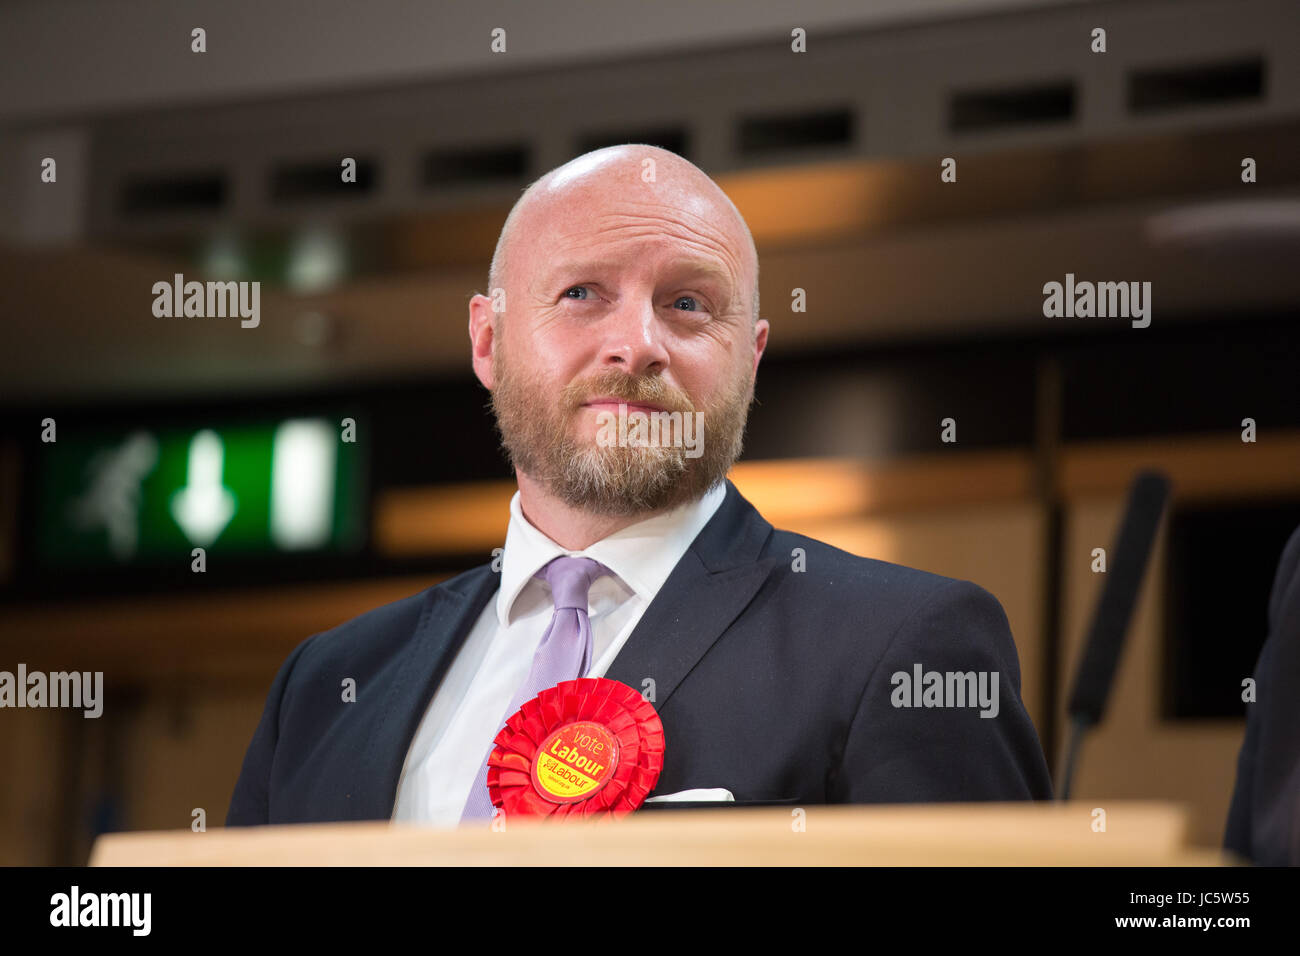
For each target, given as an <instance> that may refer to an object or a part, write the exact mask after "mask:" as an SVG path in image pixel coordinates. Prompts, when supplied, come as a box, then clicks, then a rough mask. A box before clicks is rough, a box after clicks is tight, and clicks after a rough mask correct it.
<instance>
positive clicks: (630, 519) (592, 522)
mask: <svg viewBox="0 0 1300 956" xmlns="http://www.w3.org/2000/svg"><path fill="white" fill-rule="evenodd" d="M515 479H516V480H517V481H518V483H519V507H520V509H521V510H522V511H523V513H524V517H525V518H527V519H528V522H529V524H531V525H532V526H533V527H534V528H536V529H537V530H538V531H540V532H542V534H544V535H546V536H547V537H548V538H550V539H551V540H552V541H554V542H555V543H556V544H558V545H559V546H560V547H562V548H565V549H567V550H569V551H581V550H583V549H584V548H589V547H591V545H593V544H595V543H596V542H597V541H599V540H600V539H601V538H607V537H609V536H610V535H611V534H613V533H614V532H616V531H621V530H623V529H624V528H628V527H631V526H632V525H634V524H636V523H637V522H638V521H644V520H645V519H646V518H649V517H652V516H653V515H655V514H657V512H654V511H646V512H642V513H639V514H634V515H599V514H592V513H591V512H589V511H583V510H582V509H580V508H575V507H573V506H572V505H570V504H568V503H567V502H564V501H561V500H560V499H558V498H556V497H555V496H554V495H552V494H550V493H549V492H548V491H547V490H546V489H545V488H544V487H542V485H541V484H539V483H538V482H536V481H534V480H533V479H532V478H530V477H528V476H527V475H526V474H524V473H523V472H522V471H519V470H518V469H516V470H515Z"/></svg>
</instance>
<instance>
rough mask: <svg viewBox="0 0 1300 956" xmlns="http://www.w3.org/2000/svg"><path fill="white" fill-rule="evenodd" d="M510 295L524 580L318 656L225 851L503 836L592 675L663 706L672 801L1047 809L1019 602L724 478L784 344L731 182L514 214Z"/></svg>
mask: <svg viewBox="0 0 1300 956" xmlns="http://www.w3.org/2000/svg"><path fill="white" fill-rule="evenodd" d="M489 293H490V295H476V296H474V297H473V299H472V300H471V302H470V305H469V337H470V345H471V361H472V365H473V368H474V372H475V374H476V375H477V377H478V379H479V381H480V382H481V383H482V384H483V386H484V387H485V388H486V389H487V390H488V392H489V393H490V396H491V404H492V408H493V411H494V414H495V416H496V422H497V427H498V430H499V431H500V433H501V439H502V444H503V446H504V450H505V452H506V454H507V456H508V458H509V460H510V462H511V464H512V466H513V468H514V471H515V476H516V479H517V482H518V491H517V493H516V494H515V495H514V497H513V499H512V500H511V502H510V519H509V526H508V531H507V535H506V540H505V546H504V550H503V553H502V555H501V561H500V564H499V566H498V567H494V566H493V564H484V565H482V566H480V567H477V568H474V569H473V570H470V571H467V572H465V573H464V574H461V575H459V576H457V577H455V578H452V579H451V580H449V581H446V582H444V583H442V584H439V585H437V586H435V587H431V588H429V589H428V590H426V591H423V592H422V593H420V594H416V595H414V596H412V597H410V598H407V599H405V600H402V601H398V602H395V603H393V604H390V605H386V606H384V607H381V608H378V609H376V610H373V611H371V612H369V613H367V614H364V615H362V616H360V617H358V618H356V619H354V620H351V621H348V622H347V623H344V624H342V625H340V626H338V627H336V628H334V629H332V630H329V631H325V632H322V633H320V634H317V635H314V636H312V637H310V638H309V639H307V640H306V641H304V642H303V643H302V644H300V645H299V646H298V647H297V648H296V649H295V650H294V651H293V653H292V654H291V655H290V656H289V658H288V660H287V661H286V662H285V663H284V665H283V666H282V667H281V669H280V671H279V673H278V674H277V675H276V677H275V680H274V682H273V684H272V686H271V690H270V693H269V695H268V698H267V701H266V706H265V710H264V713H263V715H262V718H261V721H260V723H259V725H258V727H257V729H256V731H255V733H254V736H253V739H252V743H251V745H250V746H249V748H248V752H247V755H246V757H245V760H244V764H243V769H242V772H241V774H240V776H239V780H238V782H237V784H236V787H235V791H234V795H233V798H232V800H231V805H230V810H229V814H228V817H227V824H228V825H247V824H265V823H295V822H309V821H331V820H354V819H391V820H401V821H421V822H425V823H432V824H437V825H455V824H457V823H459V822H462V821H468V820H478V819H481V818H484V817H486V816H490V815H491V814H492V812H493V810H492V807H491V806H490V804H489V801H488V797H487V788H486V783H485V779H486V769H485V761H486V758H487V756H488V753H489V752H490V751H491V748H492V741H493V738H494V737H495V735H496V734H497V732H498V730H499V729H500V728H501V727H502V726H503V725H504V723H505V721H506V719H507V717H509V716H510V714H511V713H513V712H514V710H516V709H517V708H518V706H519V704H520V703H521V702H522V701H523V700H527V699H529V698H531V697H532V696H534V695H535V694H536V693H537V692H538V689H539V688H542V687H546V686H553V685H554V684H555V683H556V682H557V681H558V680H565V679H575V678H578V677H583V676H586V677H605V678H608V679H611V680H618V681H621V682H623V683H625V684H627V685H629V686H631V687H632V688H634V689H636V690H638V691H641V692H642V693H643V694H644V695H645V697H646V698H647V699H648V700H650V701H651V702H652V703H653V705H654V707H655V708H656V710H657V712H658V715H659V717H660V719H661V720H662V723H663V728H664V737H665V741H666V745H665V746H666V749H665V754H664V764H663V770H662V773H661V775H660V777H659V780H658V785H657V787H656V789H655V791H654V792H653V793H652V794H651V797H650V799H651V800H659V799H662V798H665V797H667V798H669V799H672V798H674V797H697V798H700V799H704V800H718V799H721V800H731V801H734V802H735V803H736V804H737V805H740V804H746V803H775V804H791V805H805V804H823V803H875V802H886V803H907V802H919V801H982V800H998V801H1005V800H1028V799H1046V798H1048V797H1050V795H1051V785H1050V780H1049V775H1048V771H1047V766H1046V762H1045V760H1044V757H1043V752H1042V749H1041V746H1040V744H1039V740H1038V736H1037V733H1036V731H1035V729H1034V726H1033V724H1032V722H1031V721H1030V719H1029V716H1028V714H1027V713H1026V711H1025V709H1024V706H1023V703H1022V701H1021V698H1020V674H1019V661H1018V658H1017V654H1016V648H1015V644H1014V642H1013V640H1012V636H1011V633H1010V629H1009V626H1008V623H1007V619H1006V616H1005V614H1004V613H1003V610H1002V607H1001V605H1000V604H999V603H998V601H997V600H996V598H994V597H993V596H992V595H991V594H989V593H988V592H987V591H985V590H984V589H982V588H980V587H978V586H977V585H975V584H973V583H971V582H968V581H960V580H955V579H951V578H946V577H941V576H938V575H934V574H930V573H927V572H924V571H919V570H914V569H911V568H906V567H902V566H899V565H895V564H890V563H887V562H883V561H877V560H872V559H868V558H862V557H858V556H855V555H852V554H849V553H847V552H844V551H841V550H838V549H836V548H833V547H831V546H829V545H827V544H825V543H822V542H820V541H817V540H814V539H811V538H808V537H804V536H802V535H797V534H793V533H790V532H786V531H779V530H774V529H773V527H772V526H771V525H770V524H769V523H768V522H767V521H765V520H764V519H763V517H762V516H761V515H760V514H759V513H758V512H757V511H756V510H755V509H754V507H753V506H752V505H751V504H750V503H749V502H748V501H747V500H746V499H745V498H744V497H743V496H741V495H740V493H739V492H738V491H737V490H736V488H735V486H734V485H733V484H732V483H731V482H730V481H728V480H727V479H726V474H727V472H728V470H729V469H730V467H731V465H732V463H733V462H734V461H735V460H736V458H737V457H738V456H739V454H740V451H741V445H742V438H743V434H744V428H745V423H746V420H747V417H748V411H749V406H750V404H751V403H752V401H753V396H754V383H755V378H756V375H757V370H758V364H759V361H760V359H761V358H762V355H763V351H764V349H765V347H766V344H767V338H768V332H769V323H768V322H767V321H766V320H764V319H760V318H759V303H758V255H757V251H756V249H755V246H754V242H753V239H752V236H751V235H750V232H749V228H748V226H747V225H746V223H745V221H744V220H743V218H742V217H741V216H740V214H739V212H738V211H737V209H736V208H735V206H734V205H733V204H732V202H731V200H730V199H729V198H728V197H727V196H726V194H725V193H723V191H722V190H721V189H720V188H719V187H718V186H717V184H716V183H714V182H713V181H712V180H711V179H710V178H709V177H708V176H707V175H705V174H704V173H703V172H702V171H700V170H699V169H698V168H697V167H695V166H694V165H692V164H691V163H689V162H687V161H686V160H684V159H682V158H681V157H679V156H677V155H675V154H673V153H671V152H667V151H665V150H661V149H658V148H655V147H650V146H645V145H627V146H617V147H610V148H607V149H601V150H596V151H594V152H591V153H587V154H585V155H582V156H579V157H578V158H576V159H574V160H572V161H571V162H569V163H566V164H565V165H563V166H560V167H558V168H557V169H554V170H552V171H550V172H549V173H547V174H546V175H544V176H542V177H541V178H540V179H539V180H537V181H536V182H535V183H533V184H532V185H531V186H529V187H528V189H527V190H525V192H524V194H523V195H522V196H521V198H520V199H519V201H518V202H517V203H516V204H515V206H514V207H513V209H512V210H511V212H510V214H509V216H508V218H507V220H506V223H505V225H504V227H503V229H502V232H501V235H500V238H499V241H498V244H497V248H496V251H495V254H494V256H493V260H492V264H491V270H490V273H489ZM806 413H807V414H808V415H817V414H821V413H822V409H819V408H815V407H811V408H808V409H807V410H806ZM638 414H639V415H640V416H642V417H650V416H661V417H662V419H663V420H664V421H668V416H672V415H674V414H676V415H677V416H678V417H679V418H680V420H681V421H682V422H683V423H686V422H695V423H696V424H697V426H698V427H697V428H696V429H695V431H694V433H692V432H691V431H690V429H687V428H685V427H683V428H682V433H683V434H684V435H685V439H686V440H683V441H679V442H677V443H675V444H674V443H672V442H660V443H658V444H654V443H652V442H648V441H647V440H646V438H647V436H646V434H645V433H644V431H642V432H637V433H636V434H637V435H639V437H640V439H641V440H640V441H627V440H623V434H622V432H621V431H619V429H618V428H611V422H615V421H626V420H628V419H629V418H635V417H636V416H637V415H638ZM700 423H702V424H700ZM620 427H621V426H620ZM678 437H682V435H678ZM615 439H617V440H615ZM790 492H791V494H816V493H817V492H816V489H815V488H792V489H790ZM945 675H947V676H948V679H947V688H948V691H949V694H950V698H951V692H952V689H953V687H954V682H953V680H952V675H956V676H957V678H958V679H957V681H956V684H957V685H962V679H963V677H964V676H965V675H970V677H971V679H972V682H971V683H970V684H969V685H962V686H968V687H969V690H970V696H971V697H972V698H974V697H975V696H976V683H975V681H976V679H978V682H979V685H978V686H979V687H980V688H981V691H984V690H989V689H991V695H990V697H989V698H987V699H985V700H983V702H982V703H981V702H979V701H976V700H973V699H972V700H963V701H962V702H961V703H960V704H957V703H955V701H954V700H952V699H950V698H944V697H943V693H944V686H943V683H942V682H943V681H944V678H945ZM934 677H937V679H938V680H939V681H940V686H939V688H938V689H937V693H931V692H932V691H934V690H935V687H934V680H933V678H934ZM348 678H352V679H354V680H355V681H356V700H355V701H354V702H343V701H341V699H340V698H341V693H340V687H341V684H342V682H344V681H345V680H346V679H348ZM922 683H924V684H925V688H924V692H923V688H922V686H921V684H922ZM963 696H964V695H963Z"/></svg>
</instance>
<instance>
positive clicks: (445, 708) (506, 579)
mask: <svg viewBox="0 0 1300 956" xmlns="http://www.w3.org/2000/svg"><path fill="white" fill-rule="evenodd" d="M725 497H726V484H725V483H723V482H719V483H718V484H716V485H714V487H713V488H712V489H711V490H710V491H708V492H707V493H706V494H704V495H703V496H702V497H700V498H699V499H698V500H696V501H692V502H688V503H687V504H684V505H681V506H679V507H677V508H674V509H673V510H672V511H667V512H664V513H663V514H659V515H655V516H654V517H652V518H647V519H646V520H645V521H640V522H637V523H636V524H634V525H630V526H629V527H626V528H624V529H623V530H621V531H616V532H614V533H613V534H611V535H609V536H608V537H606V538H602V539H601V540H599V541H597V542H596V543H594V544H593V545H591V547H589V548H587V549H586V550H583V551H568V550H566V549H564V548H562V547H560V546H559V545H558V544H556V543H555V542H554V541H552V540H551V539H550V538H548V537H547V536H546V535H544V534H543V533H542V532H540V531H538V530H537V529H536V528H535V527H533V525H532V524H530V523H529V521H528V519H527V518H525V517H524V514H523V511H522V509H521V508H520V505H519V493H518V492H515V495H514V497H513V498H511V499H510V526H509V529H508V530H507V532H506V544H505V549H504V552H503V553H502V555H501V583H500V585H499V586H498V588H497V592H496V597H495V600H492V599H489V600H488V603H487V604H486V606H484V608H483V612H482V613H481V614H480V615H479V618H478V620H477V621H476V622H475V624H474V626H473V627H472V628H471V629H470V633H469V636H468V637H467V638H466V639H465V643H464V644H462V645H461V648H460V651H459V652H458V653H457V654H456V659H455V660H454V661H453V662H452V665H451V667H450V668H449V669H448V671H447V673H446V676H444V677H443V679H442V683H441V684H439V686H438V690H437V692H436V693H435V694H434V695H433V699H432V700H431V701H430V702H429V706H428V708H427V709H426V710H425V713H424V717H423V718H422V719H421V721H420V726H419V728H418V729H417V730H416V732H415V737H414V738H413V739H412V741H411V746H410V748H409V749H408V750H407V753H406V763H405V764H404V765H403V767H402V775H401V777H400V778H399V779H398V783H397V800H396V802H395V804H394V806H393V817H392V818H393V820H394V821H395V822H396V821H407V822H418V823H423V824H430V825H434V826H456V825H457V824H458V823H459V822H460V815H461V811H462V810H463V809H464V807H465V800H466V798H467V797H468V796H469V788H470V787H471V786H472V785H473V783H474V781H475V779H477V777H478V772H479V768H480V766H481V765H482V764H483V762H484V761H485V760H486V759H487V755H488V752H489V750H490V747H491V743H492V738H493V737H495V736H496V733H497V730H498V728H499V727H500V726H501V723H502V721H503V720H504V719H505V718H506V717H508V716H510V715H509V714H507V713H506V712H505V711H506V708H507V707H508V706H510V702H511V700H512V699H513V698H514V695H515V692H516V691H518V690H519V687H520V686H521V685H522V684H523V682H524V680H525V679H527V677H528V672H529V671H530V670H531V669H532V664H533V655H534V654H535V653H536V651H537V646H538V645H539V644H540V643H541V641H542V635H543V634H545V633H546V628H547V627H548V626H549V625H550V623H551V616H552V615H553V614H554V613H555V607H554V604H553V603H552V600H551V593H550V586H549V585H548V584H546V582H545V581H539V580H537V579H535V578H534V577H533V574H534V572H536V571H538V570H540V569H541V568H542V567H544V566H545V565H546V564H547V562H549V561H550V560H551V559H553V558H556V557H559V556H560V555H562V554H567V555H573V556H577V557H588V558H594V559H595V560H597V561H599V562H600V563H601V564H603V565H605V567H607V568H609V570H610V571H611V572H612V573H611V574H602V575H601V576H600V577H599V578H597V579H596V580H595V581H594V582H593V583H592V585H591V590H590V592H589V594H588V596H587V602H588V612H587V613H588V616H589V618H590V620H591V632H592V642H593V647H592V666H591V669H590V670H589V671H588V672H587V676H588V677H602V676H604V674H605V672H606V671H607V670H608V669H609V666H610V665H611V664H612V663H613V662H614V658H615V657H616V656H617V655H618V652H619V651H620V650H621V649H622V647H623V645H624V643H626V641H627V639H628V637H629V635H631V633H632V630H633V628H635V627H636V625H637V622H638V621H639V620H641V615H642V614H643V613H644V612H645V609H646V608H647V607H648V606H649V605H650V602H651V601H653V600H654V597H655V595H656V594H658V593H659V589H660V588H661V587H662V586H663V583H664V581H665V580H667V578H668V575H669V574H670V573H671V572H672V570H673V568H674V567H676V566H677V562H678V561H679V560H681V557H682V555H684V554H685V553H686V549H687V548H688V547H690V545H691V542H692V541H694V540H695V537H696V535H698V534H699V533H700V531H701V530H702V529H703V528H704V526H705V525H706V524H708V522H709V519H710V518H712V517H713V514H714V512H716V511H717V510H718V506H719V505H721V504H722V499H723V498H725ZM637 689H638V690H639V689H640V688H637Z"/></svg>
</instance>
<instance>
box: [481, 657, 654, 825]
mask: <svg viewBox="0 0 1300 956" xmlns="http://www.w3.org/2000/svg"><path fill="white" fill-rule="evenodd" d="M493 744H494V746H493V748H492V753H491V754H490V755H489V757H488V772H487V786H488V796H489V797H490V798H491V800H492V803H493V805H494V806H498V807H500V808H501V809H502V810H503V812H504V813H505V815H506V816H507V817H512V816H538V817H557V818H563V817H605V818H612V817H619V816H623V815H625V814H628V813H631V812H632V811H633V810H636V809H637V808H638V807H640V806H641V804H642V803H644V802H645V798H646V797H647V796H649V794H650V791H651V790H653V789H654V786H655V783H656V781H658V779H659V772H660V771H661V770H662V769H663V763H664V729H663V724H662V723H660V721H659V715H658V714H657V713H656V712H655V709H654V707H653V706H651V704H650V703H649V702H648V701H647V700H645V699H644V698H643V697H642V696H641V695H640V694H639V693H638V692H637V691H636V690H634V689H633V688H631V687H628V686H627V685H626V684H623V683H620V682H619V681H615V680H607V679H605V678H603V677H584V678H581V679H579V680H569V681H561V682H560V683H558V684H556V685H555V686H554V687H550V688H547V689H546V690H544V691H542V692H541V693H540V694H538V695H537V696H536V697H534V698H533V699H532V700H529V701H525V702H524V704H523V706H522V707H520V708H519V709H518V710H517V711H515V712H514V714H512V715H511V716H510V719H509V720H507V721H506V724H505V726H504V727H502V728H501V731H500V733H498V734H497V735H496V738H495V739H494V740H493Z"/></svg>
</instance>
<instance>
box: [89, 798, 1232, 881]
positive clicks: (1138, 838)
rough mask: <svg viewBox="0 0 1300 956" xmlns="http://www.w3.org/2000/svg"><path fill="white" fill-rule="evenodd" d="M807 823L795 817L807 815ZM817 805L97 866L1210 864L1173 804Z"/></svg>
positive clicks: (114, 837) (345, 833)
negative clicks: (1098, 827) (1098, 808)
mask: <svg viewBox="0 0 1300 956" xmlns="http://www.w3.org/2000/svg"><path fill="white" fill-rule="evenodd" d="M801 813H806V816H804V817H803V822H804V828H803V829H802V830H799V829H797V828H796V824H797V822H798V820H799V818H800V817H799V815H800V814H801ZM1092 821H1093V817H1092V805H1091V804H1088V803H1071V804H1052V803H1046V804H1024V803H1022V804H957V805H946V806H944V805H936V806H881V807H857V806H853V807H850V806H829V807H827V806H812V807H807V808H806V809H805V808H795V809H794V810H793V811H792V810H784V809H766V808H763V809H759V808H752V809H732V810H721V809H719V810H694V811H664V812H654V813H643V814H636V815H634V816H632V817H628V818H625V819H622V820H619V821H617V822H616V823H613V824H608V823H605V824H602V823H599V822H592V821H579V822H572V823H570V822H565V823H554V822H537V821H524V820H520V821H512V822H509V824H508V825H507V827H506V828H505V829H504V830H502V831H500V832H493V831H492V830H490V829H488V828H486V827H482V828H480V827H473V828H464V829H446V830H440V829H434V828H430V827H420V826H411V825H408V824H397V825H392V824H387V823H348V824H324V825H304V826H275V827H253V828H234V829H228V830H227V829H220V830H210V831H209V832H207V833H202V834H196V833H191V832H189V831H182V832H180V833H176V832H162V833H139V834H109V835H107V836H104V837H101V838H100V839H99V841H98V842H97V843H96V846H95V850H94V853H93V855H92V857H91V864H92V865H94V866H213V865H227V866H230V865H233V866H250V865H251V866H301V865H316V866H333V865H344V866H374V865H407V866H427V865H430V864H435V865H453V866H459V865H476V866H520V865H523V866H554V865H557V864H559V865H576V866H718V865H723V866H772V865H795V866H800V865H826V866H854V865H858V866H861V865H881V866H899V865H957V866H962V865H972V866H988V865H1117V864H1118V865H1126V864H1153V865H1161V864H1164V865H1169V864H1175V863H1177V864H1183V865H1188V864H1212V863H1217V862H1222V859H1221V857H1220V856H1219V855H1218V854H1215V853H1207V852H1194V851H1191V850H1190V849H1189V848H1188V846H1187V843H1186V835H1187V825H1186V814H1185V812H1184V811H1183V810H1182V808H1181V807H1178V806H1177V805H1173V804H1133V803H1128V804H1124V803H1116V804H1114V805H1113V806H1112V807H1111V808H1110V809H1109V811H1108V814H1107V820H1106V831H1105V832H1104V833H1099V832H1094V830H1093V829H1092Z"/></svg>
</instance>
